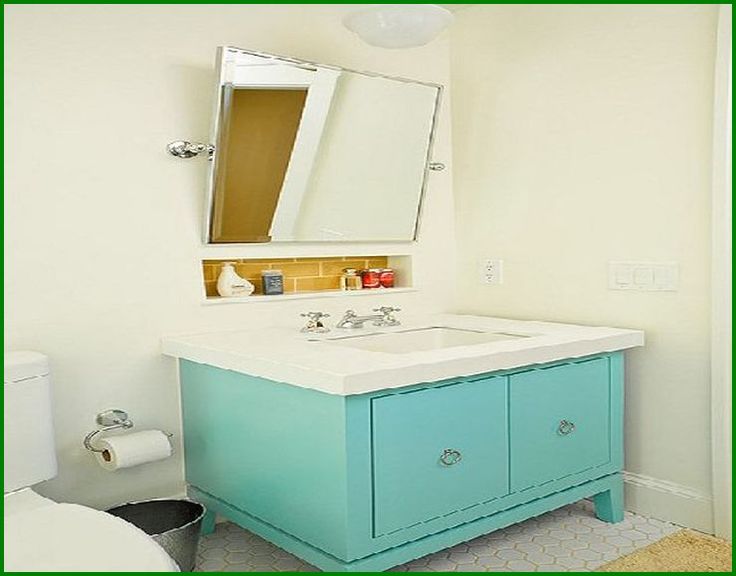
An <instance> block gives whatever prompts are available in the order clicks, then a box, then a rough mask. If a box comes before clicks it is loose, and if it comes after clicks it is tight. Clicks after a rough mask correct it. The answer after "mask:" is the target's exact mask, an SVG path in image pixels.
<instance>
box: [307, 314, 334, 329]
mask: <svg viewBox="0 0 736 576" xmlns="http://www.w3.org/2000/svg"><path fill="white" fill-rule="evenodd" d="M301 316H302V318H308V320H307V324H306V325H305V326H304V328H302V332H316V333H324V332H329V331H330V329H329V328H327V326H325V325H324V324H323V323H322V319H323V318H329V317H330V315H329V314H325V313H324V312H306V313H304V314H301Z"/></svg>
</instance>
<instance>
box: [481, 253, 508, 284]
mask: <svg viewBox="0 0 736 576" xmlns="http://www.w3.org/2000/svg"><path fill="white" fill-rule="evenodd" d="M480 283H481V284H503V260H494V259H492V258H488V259H486V260H483V262H481V265H480Z"/></svg>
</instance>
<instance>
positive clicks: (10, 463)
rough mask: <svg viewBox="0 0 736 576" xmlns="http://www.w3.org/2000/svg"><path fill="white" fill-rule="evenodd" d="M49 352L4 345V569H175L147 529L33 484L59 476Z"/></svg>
mask: <svg viewBox="0 0 736 576" xmlns="http://www.w3.org/2000/svg"><path fill="white" fill-rule="evenodd" d="M56 472H57V468H56V453H55V445H54V431H53V426H52V421H51V381H50V378H49V364H48V359H47V358H46V356H44V355H43V354H39V353H38V352H6V353H5V497H4V500H5V502H4V505H5V514H4V516H5V571H6V572H28V571H41V572H90V571H95V572H176V571H178V568H177V567H176V564H175V563H174V561H173V560H172V559H171V558H170V557H169V555H168V554H166V552H165V551H164V550H163V548H161V547H160V546H159V545H158V544H157V543H156V542H154V541H153V539H151V538H150V537H149V536H148V535H147V534H146V533H145V532H143V531H141V530H139V529H138V528H136V527H135V526H133V525H132V524H129V523H128V522H125V521H124V520H121V519H120V518H117V517H115V516H111V515H109V514H106V513H105V512H100V511H98V510H93V509H92V508H88V507H86V506H80V505H78V504H60V503H58V502H54V501H53V500H49V499H48V498H44V497H43V496H40V495H39V494H37V493H35V492H34V491H33V490H32V489H31V486H33V485H34V484H36V483H38V482H42V481H43V480H48V479H49V478H53V477H54V476H56Z"/></svg>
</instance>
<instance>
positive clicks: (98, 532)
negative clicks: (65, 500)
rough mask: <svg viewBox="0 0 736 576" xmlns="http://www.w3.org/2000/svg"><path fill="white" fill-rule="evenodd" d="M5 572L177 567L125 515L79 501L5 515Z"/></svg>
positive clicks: (150, 569)
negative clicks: (119, 516) (121, 515)
mask: <svg viewBox="0 0 736 576" xmlns="http://www.w3.org/2000/svg"><path fill="white" fill-rule="evenodd" d="M5 571H6V572H13V571H18V572H28V571H39V572H49V571H53V572H90V571H94V572H176V571H178V568H177V567H176V565H175V564H174V562H173V561H172V560H171V558H170V557H169V555H168V554H166V552H165V551H164V549H163V548H161V547H160V546H159V545H158V544H156V542H154V541H153V540H152V539H151V538H150V537H149V536H148V535H147V534H145V533H144V532H143V531H141V530H139V529H138V528H136V527H135V526H133V525H132V524H129V523H128V522H126V521H125V520H121V519H120V518H116V517H115V516H111V515H110V514H106V513H104V512H100V511H98V510H93V509H92V508H87V507H85V506H79V505H77V504H54V505H51V506H43V507H40V508H36V509H33V510H29V511H27V512H23V513H17V514H11V515H6V516H5Z"/></svg>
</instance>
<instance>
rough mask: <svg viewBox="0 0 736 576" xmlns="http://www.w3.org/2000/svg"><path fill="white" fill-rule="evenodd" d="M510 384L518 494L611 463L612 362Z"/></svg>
mask: <svg viewBox="0 0 736 576" xmlns="http://www.w3.org/2000/svg"><path fill="white" fill-rule="evenodd" d="M509 380H510V382H509V387H510V392H509V394H510V405H511V415H510V418H511V422H510V424H511V426H510V429H511V489H512V491H514V492H517V491H519V490H524V489H525V488H529V487H531V486H538V485H540V484H544V483H545V482H549V481H551V480H557V479H559V478H563V477H565V476H568V475H570V474H575V473H577V472H582V471H584V470H588V469H590V468H594V467H597V466H601V465H604V464H606V463H608V462H609V461H610V459H611V438H610V430H611V428H610V378H609V361H608V359H607V358H597V359H594V360H588V361H583V362H579V363H573V364H565V365H562V366H554V367H552V368H546V369H541V370H533V371H530V372H524V373H521V374H515V375H512V376H511V377H510V379H509Z"/></svg>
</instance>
